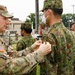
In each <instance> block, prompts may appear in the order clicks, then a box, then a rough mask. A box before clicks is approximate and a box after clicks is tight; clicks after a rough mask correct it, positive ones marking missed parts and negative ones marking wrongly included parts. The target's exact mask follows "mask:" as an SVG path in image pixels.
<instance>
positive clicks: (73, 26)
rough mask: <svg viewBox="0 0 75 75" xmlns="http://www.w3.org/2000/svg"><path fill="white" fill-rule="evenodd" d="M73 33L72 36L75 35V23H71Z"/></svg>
mask: <svg viewBox="0 0 75 75" xmlns="http://www.w3.org/2000/svg"><path fill="white" fill-rule="evenodd" d="M71 31H72V34H73V35H75V22H72V23H71Z"/></svg>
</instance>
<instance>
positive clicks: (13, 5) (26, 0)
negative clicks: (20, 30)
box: [0, 0, 75, 21]
mask: <svg viewBox="0 0 75 75" xmlns="http://www.w3.org/2000/svg"><path fill="white" fill-rule="evenodd" d="M43 1H44V0H39V10H41V9H42V8H43ZM62 1H63V14H64V13H65V14H66V13H72V14H73V5H74V13H75V0H62ZM0 4H1V5H5V6H6V7H7V9H8V11H9V12H10V13H12V14H13V15H14V18H19V19H20V20H22V21H25V20H26V18H27V16H28V15H30V13H35V0H0Z"/></svg>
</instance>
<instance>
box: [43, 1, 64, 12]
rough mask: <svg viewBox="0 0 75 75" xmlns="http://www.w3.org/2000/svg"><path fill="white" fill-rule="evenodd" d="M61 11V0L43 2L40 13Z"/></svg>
mask: <svg viewBox="0 0 75 75" xmlns="http://www.w3.org/2000/svg"><path fill="white" fill-rule="evenodd" d="M48 8H51V9H62V8H63V5H62V0H44V5H43V9H42V12H43V11H44V10H45V9H48Z"/></svg>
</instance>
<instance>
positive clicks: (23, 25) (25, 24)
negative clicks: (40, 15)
mask: <svg viewBox="0 0 75 75" xmlns="http://www.w3.org/2000/svg"><path fill="white" fill-rule="evenodd" d="M25 28H27V29H28V28H31V23H30V22H25V23H22V24H21V29H25Z"/></svg>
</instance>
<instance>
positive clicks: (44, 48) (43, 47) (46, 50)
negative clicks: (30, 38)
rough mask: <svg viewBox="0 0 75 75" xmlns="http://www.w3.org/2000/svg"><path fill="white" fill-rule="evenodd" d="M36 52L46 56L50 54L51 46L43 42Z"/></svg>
mask: <svg viewBox="0 0 75 75" xmlns="http://www.w3.org/2000/svg"><path fill="white" fill-rule="evenodd" d="M38 50H40V51H42V53H43V55H47V54H48V53H50V52H51V44H50V43H49V42H46V43H45V42H44V43H43V44H41V45H40V47H39V49H38Z"/></svg>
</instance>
